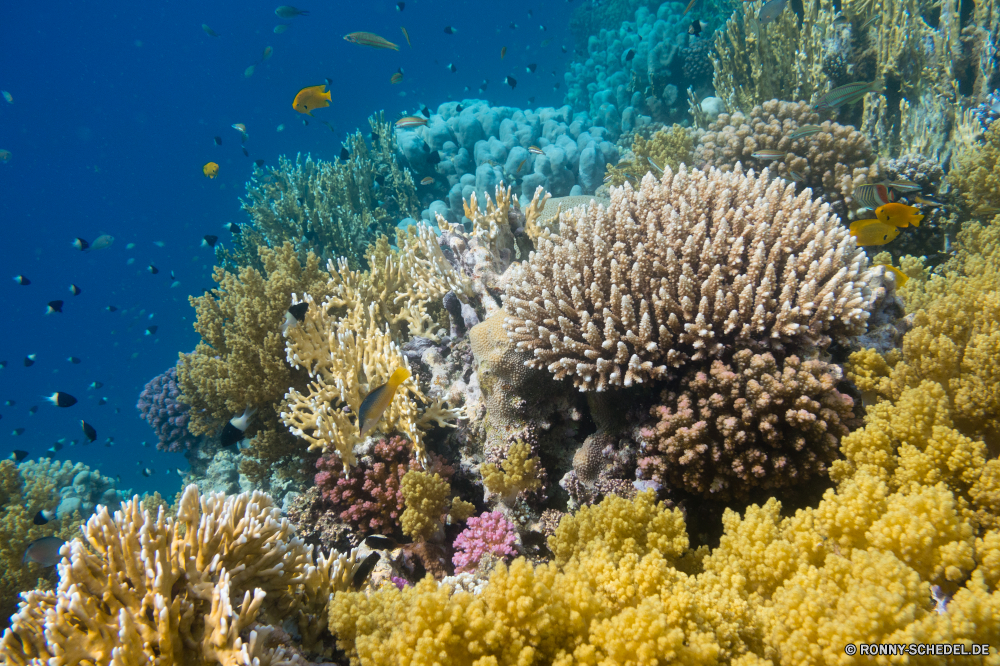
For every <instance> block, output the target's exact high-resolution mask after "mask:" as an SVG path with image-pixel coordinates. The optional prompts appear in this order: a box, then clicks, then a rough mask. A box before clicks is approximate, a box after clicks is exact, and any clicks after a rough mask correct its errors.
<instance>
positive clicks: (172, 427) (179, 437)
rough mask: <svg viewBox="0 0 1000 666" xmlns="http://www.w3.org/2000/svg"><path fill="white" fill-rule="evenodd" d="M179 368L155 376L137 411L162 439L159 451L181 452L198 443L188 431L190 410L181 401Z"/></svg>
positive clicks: (140, 398) (145, 390)
mask: <svg viewBox="0 0 1000 666" xmlns="http://www.w3.org/2000/svg"><path fill="white" fill-rule="evenodd" d="M180 394H181V391H180V388H179V387H178V386H177V369H176V368H169V369H168V370H167V371H166V372H164V373H163V374H160V375H157V376H156V377H153V378H152V379H151V380H149V382H147V383H146V386H145V387H144V388H143V389H142V393H141V394H140V395H139V402H138V403H136V406H135V407H136V409H138V410H139V414H140V416H142V419H143V420H144V421H146V422H147V423H148V424H149V425H150V426H152V427H153V430H155V431H156V436H157V438H158V439H159V441H157V443H156V448H158V449H160V450H161V451H180V450H182V449H190V448H191V447H192V446H196V445H197V444H198V440H199V438H198V437H196V436H195V435H192V434H191V432H190V431H188V429H187V424H188V421H189V420H190V418H191V417H190V414H189V413H188V411H189V410H190V407H189V406H188V405H186V404H184V403H183V402H181V401H180V400H179V398H180Z"/></svg>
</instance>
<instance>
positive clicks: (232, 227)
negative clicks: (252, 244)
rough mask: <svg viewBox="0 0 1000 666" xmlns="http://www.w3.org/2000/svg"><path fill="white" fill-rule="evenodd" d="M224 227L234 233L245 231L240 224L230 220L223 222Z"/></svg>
mask: <svg viewBox="0 0 1000 666" xmlns="http://www.w3.org/2000/svg"><path fill="white" fill-rule="evenodd" d="M222 228H223V229H226V230H227V231H229V232H230V233H233V234H241V233H243V230H242V229H240V225H238V224H236V223H235V222H228V223H226V224H223V225H222Z"/></svg>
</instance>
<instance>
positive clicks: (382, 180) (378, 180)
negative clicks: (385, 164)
mask: <svg viewBox="0 0 1000 666" xmlns="http://www.w3.org/2000/svg"><path fill="white" fill-rule="evenodd" d="M375 182H376V183H378V186H379V187H382V186H383V185H385V176H383V175H382V174H378V175H376V176H375Z"/></svg>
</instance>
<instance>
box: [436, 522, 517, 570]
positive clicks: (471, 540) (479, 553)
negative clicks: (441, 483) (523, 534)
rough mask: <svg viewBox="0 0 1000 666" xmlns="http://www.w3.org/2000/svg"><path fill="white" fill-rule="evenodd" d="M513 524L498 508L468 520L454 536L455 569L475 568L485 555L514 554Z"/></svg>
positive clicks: (503, 556)
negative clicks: (466, 525) (464, 526)
mask: <svg viewBox="0 0 1000 666" xmlns="http://www.w3.org/2000/svg"><path fill="white" fill-rule="evenodd" d="M516 544H517V531H516V530H515V529H514V524H513V523H512V522H510V521H509V520H507V519H506V518H504V516H503V514H502V513H500V512H499V511H490V512H487V513H484V514H482V515H481V516H478V517H477V516H472V517H470V518H469V519H468V527H466V528H465V529H464V530H462V532H461V533H460V534H459V535H458V536H457V537H456V538H455V543H454V544H453V546H454V548H455V555H454V556H453V557H452V562H453V563H454V565H455V572H456V573H460V572H464V571H475V569H476V567H478V566H479V561H480V560H481V559H482V558H483V557H484V556H486V555H493V556H495V557H500V558H507V557H510V556H511V555H514V554H516V553H517V551H516V550H515V549H514V546H515V545H516Z"/></svg>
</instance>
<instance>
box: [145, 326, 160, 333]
mask: <svg viewBox="0 0 1000 666" xmlns="http://www.w3.org/2000/svg"><path fill="white" fill-rule="evenodd" d="M158 329H159V326H150V327H149V328H147V329H146V335H156V331H157V330H158Z"/></svg>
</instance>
